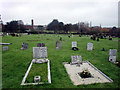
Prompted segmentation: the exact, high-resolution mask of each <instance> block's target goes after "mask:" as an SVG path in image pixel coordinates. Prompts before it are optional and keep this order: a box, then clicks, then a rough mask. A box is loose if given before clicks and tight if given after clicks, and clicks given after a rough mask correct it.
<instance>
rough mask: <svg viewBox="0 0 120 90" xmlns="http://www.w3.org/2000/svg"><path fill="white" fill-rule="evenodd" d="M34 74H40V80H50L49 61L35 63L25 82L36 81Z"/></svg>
mask: <svg viewBox="0 0 120 90" xmlns="http://www.w3.org/2000/svg"><path fill="white" fill-rule="evenodd" d="M34 76H40V82H48V68H47V63H42V64H39V63H33V65H32V67H31V70H30V72H29V74H28V76H27V78H26V82H25V83H34Z"/></svg>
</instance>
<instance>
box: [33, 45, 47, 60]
mask: <svg viewBox="0 0 120 90" xmlns="http://www.w3.org/2000/svg"><path fill="white" fill-rule="evenodd" d="M45 57H47V47H33V58H45Z"/></svg>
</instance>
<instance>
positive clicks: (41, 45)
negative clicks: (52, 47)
mask: <svg viewBox="0 0 120 90" xmlns="http://www.w3.org/2000/svg"><path fill="white" fill-rule="evenodd" d="M37 47H45V44H44V43H38V44H37Z"/></svg>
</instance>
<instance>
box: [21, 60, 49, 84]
mask: <svg viewBox="0 0 120 90" xmlns="http://www.w3.org/2000/svg"><path fill="white" fill-rule="evenodd" d="M46 60H47V64H48V82H39V83H25V81H26V78H27V76H28V74H29V71H30V69H31V67H32V64H33V63H34V62H33V61H34V59H33V60H32V61H31V64H30V65H29V68H28V70H27V72H26V73H25V76H24V78H23V80H22V83H21V85H38V84H51V74H50V61H49V60H48V59H46Z"/></svg>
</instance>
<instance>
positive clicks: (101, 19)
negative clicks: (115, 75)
mask: <svg viewBox="0 0 120 90" xmlns="http://www.w3.org/2000/svg"><path fill="white" fill-rule="evenodd" d="M118 1H119V0H0V14H1V15H2V20H3V22H4V23H6V22H9V21H11V20H23V22H24V24H31V19H34V24H36V25H47V24H49V23H50V22H51V21H52V20H53V19H58V20H59V21H60V22H63V23H65V24H66V23H72V24H75V23H78V22H90V21H91V22H92V25H94V26H96V25H100V24H101V25H102V26H107V27H108V26H117V25H118Z"/></svg>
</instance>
